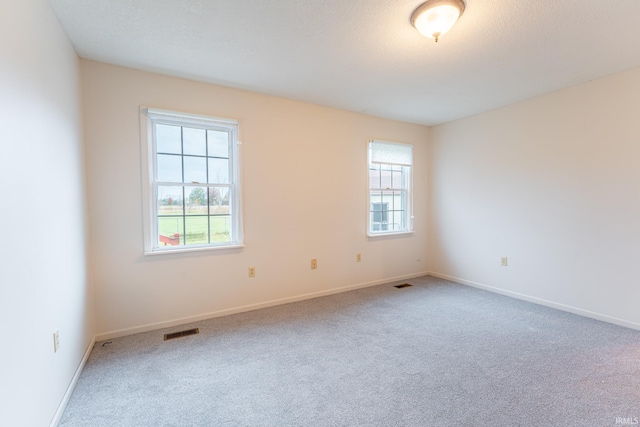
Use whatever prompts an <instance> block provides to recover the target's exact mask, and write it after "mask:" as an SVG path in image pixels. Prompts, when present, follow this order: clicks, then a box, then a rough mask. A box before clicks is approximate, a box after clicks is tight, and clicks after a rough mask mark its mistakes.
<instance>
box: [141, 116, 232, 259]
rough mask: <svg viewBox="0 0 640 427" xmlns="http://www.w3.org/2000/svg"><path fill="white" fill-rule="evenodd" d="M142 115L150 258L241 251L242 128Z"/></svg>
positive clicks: (201, 119) (223, 122)
mask: <svg viewBox="0 0 640 427" xmlns="http://www.w3.org/2000/svg"><path fill="white" fill-rule="evenodd" d="M141 114H142V116H143V119H144V120H145V121H146V126H143V135H142V143H143V148H145V150H143V152H145V151H146V153H148V158H147V162H146V165H143V168H144V169H145V170H146V173H145V177H146V178H148V179H147V180H146V181H147V182H146V183H145V185H144V190H145V193H146V195H145V200H146V204H145V218H147V219H148V221H146V222H147V224H146V226H145V228H146V230H145V240H146V242H145V252H147V253H154V252H155V253H160V252H171V251H176V250H188V249H204V248H206V249H211V248H225V247H234V246H241V245H242V223H241V215H240V189H239V147H238V145H239V143H238V139H237V138H238V123H237V122H236V121H234V120H227V119H217V118H210V117H202V116H194V115H188V114H183V113H174V112H168V111H160V110H152V109H146V108H143V109H142V113H141ZM143 123H144V122H143ZM145 145H146V147H145ZM145 166H146V167H145Z"/></svg>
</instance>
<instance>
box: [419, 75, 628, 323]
mask: <svg viewBox="0 0 640 427" xmlns="http://www.w3.org/2000/svg"><path fill="white" fill-rule="evenodd" d="M639 118H640V69H634V70H630V71H627V72H623V73H619V74H615V75H612V76H610V77H606V78H603V79H599V80H596V81H592V82H590V83H587V84H583V85H579V86H576V87H572V88H569V89H566V90H562V91H558V92H555V93H552V94H549V95H546V96H542V97H539V98H535V99H532V100H529V101H526V102H521V103H518V104H515V105H511V106H508V107H505V108H501V109H499V110H495V111H491V112H488V113H485V114H481V115H478V116H475V117H471V118H467V119H464V120H458V121H456V122H452V123H449V124H445V125H442V126H437V127H435V128H433V129H432V133H431V167H430V168H431V173H432V175H431V176H432V188H431V199H430V206H431V209H432V211H431V212H432V216H431V218H432V219H433V221H432V222H431V231H432V233H431V235H430V237H431V247H430V269H431V270H433V271H434V272H436V273H437V274H439V275H443V276H446V277H454V278H457V279H458V280H461V281H463V282H466V283H470V284H475V285H478V286H486V287H491V288H493V289H494V290H498V291H500V292H504V293H508V294H510V295H514V296H518V297H521V298H527V299H531V300H535V301H538V302H543V303H545V304H549V305H553V306H556V307H560V308H564V309H567V310H570V311H575V312H578V313H581V314H586V315H589V316H592V317H596V318H600V319H604V320H609V321H613V322H616V323H619V324H623V325H627V326H631V327H634V328H639V329H640V310H639V307H640V305H639V304H640V285H638V283H640V282H639V280H640V279H639V278H640V262H639V260H640V258H639V257H640V120H639ZM501 256H508V257H509V266H508V267H506V268H505V267H501V266H500V257H501Z"/></svg>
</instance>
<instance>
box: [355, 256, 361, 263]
mask: <svg viewBox="0 0 640 427" xmlns="http://www.w3.org/2000/svg"><path fill="white" fill-rule="evenodd" d="M356 262H362V255H360V254H356Z"/></svg>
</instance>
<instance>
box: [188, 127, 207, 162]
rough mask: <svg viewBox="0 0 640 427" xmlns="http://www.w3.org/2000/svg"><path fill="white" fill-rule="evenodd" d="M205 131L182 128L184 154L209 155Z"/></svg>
mask: <svg viewBox="0 0 640 427" xmlns="http://www.w3.org/2000/svg"><path fill="white" fill-rule="evenodd" d="M205 132H206V131H205V130H204V129H194V128H182V138H183V144H184V154H194V155H197V156H206V155H207V139H206V134H205Z"/></svg>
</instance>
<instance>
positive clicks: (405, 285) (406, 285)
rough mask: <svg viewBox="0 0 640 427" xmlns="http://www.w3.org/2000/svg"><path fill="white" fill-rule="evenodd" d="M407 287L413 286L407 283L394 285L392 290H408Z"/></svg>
mask: <svg viewBox="0 0 640 427" xmlns="http://www.w3.org/2000/svg"><path fill="white" fill-rule="evenodd" d="M409 286H413V285H410V284H408V283H403V284H402V285H395V286H394V288H398V289H402V288H408V287H409Z"/></svg>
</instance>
